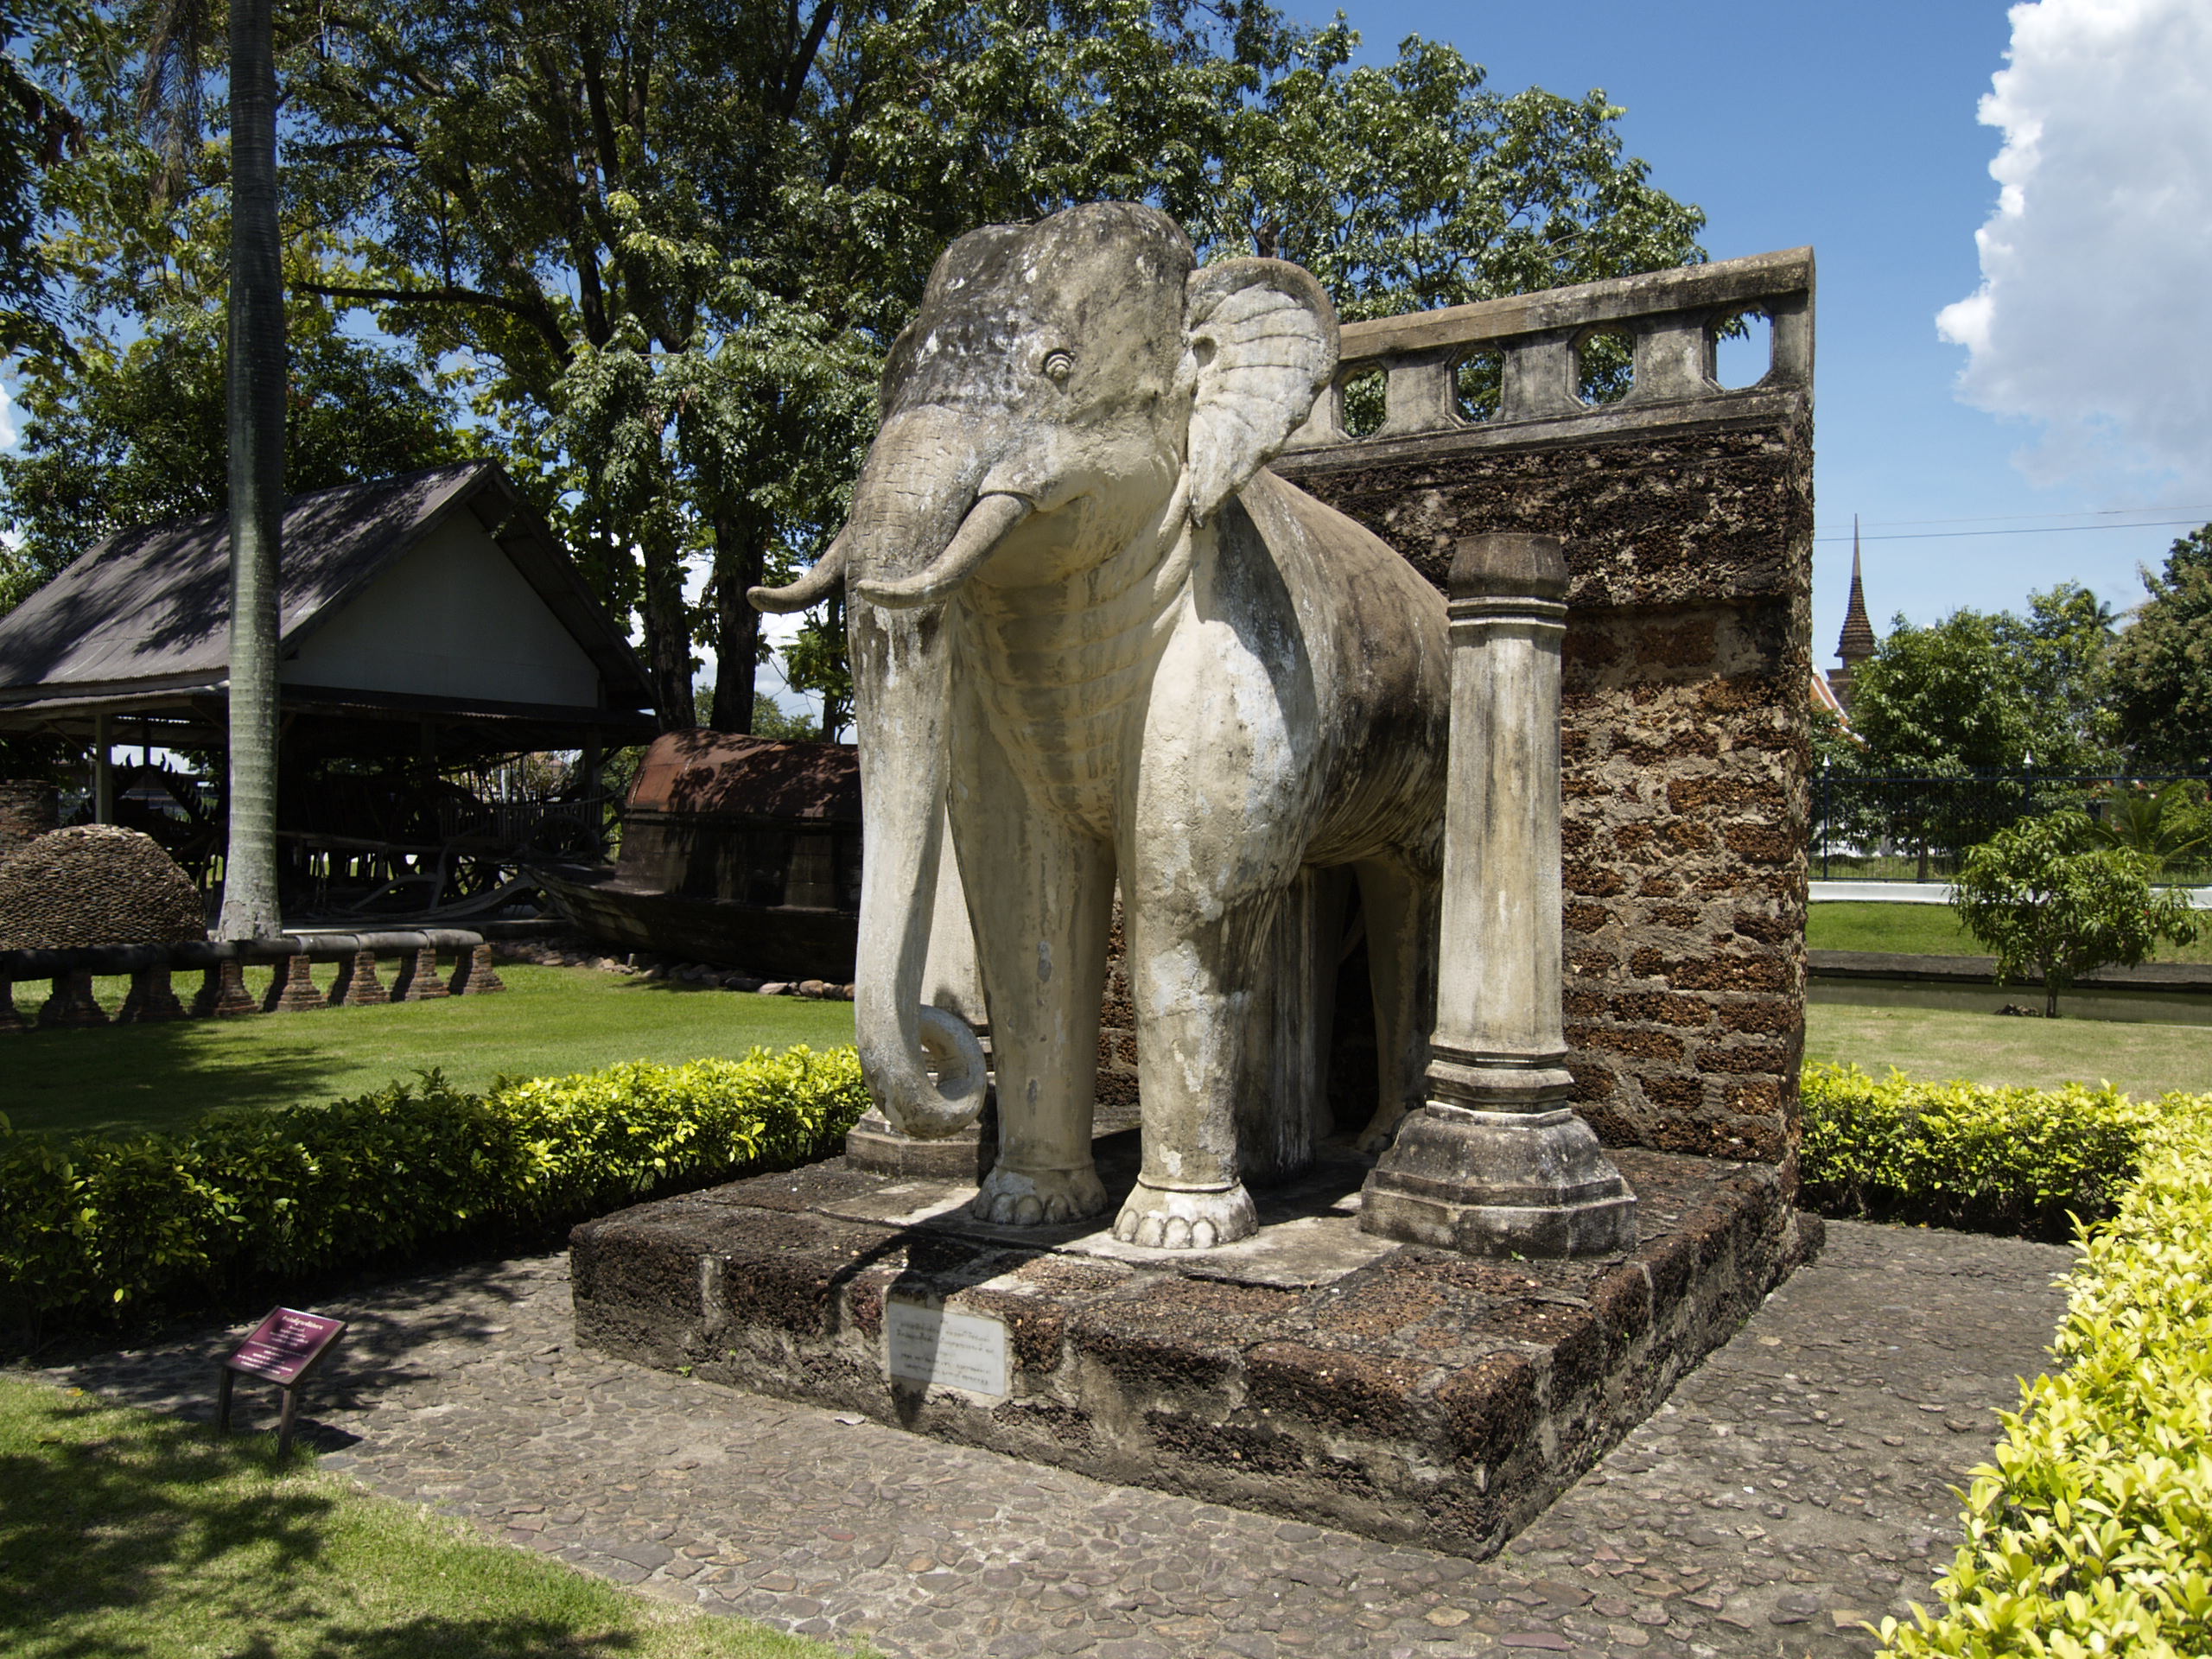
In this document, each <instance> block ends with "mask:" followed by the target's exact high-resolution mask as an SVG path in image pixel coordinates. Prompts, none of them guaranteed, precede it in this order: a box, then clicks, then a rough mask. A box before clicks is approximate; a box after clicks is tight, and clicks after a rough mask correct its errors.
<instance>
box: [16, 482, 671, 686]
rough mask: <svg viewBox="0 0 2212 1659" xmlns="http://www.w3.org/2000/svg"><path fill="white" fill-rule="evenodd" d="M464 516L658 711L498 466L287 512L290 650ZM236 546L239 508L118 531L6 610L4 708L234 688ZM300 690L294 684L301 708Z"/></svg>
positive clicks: (617, 637) (608, 671)
mask: <svg viewBox="0 0 2212 1659" xmlns="http://www.w3.org/2000/svg"><path fill="white" fill-rule="evenodd" d="M454 512H471V513H473V514H474V516H475V518H476V519H477V520H478V522H479V524H480V525H481V526H482V527H483V529H484V530H485V531H486V533H487V534H489V535H491V536H492V537H493V538H494V539H496V540H497V541H498V543H499V546H500V548H501V550H503V551H505V553H506V555H507V556H508V557H509V558H511V559H512V561H513V562H514V564H515V567H516V569H518V570H519V571H520V572H521V573H522V575H523V576H524V580H525V581H527V582H529V583H530V585H531V588H533V589H534V590H535V591H536V592H537V594H538V596H539V597H540V598H542V599H543V600H544V601H545V602H546V605H547V607H548V608H550V610H551V611H552V612H553V613H554V614H555V615H556V616H557V617H558V618H559V619H560V620H561V621H562V622H563V624H564V625H565V626H567V628H568V630H569V632H570V633H571V634H573V635H574V636H575V640H576V643H577V645H579V646H580V647H581V648H582V650H583V651H584V652H586V654H587V655H588V656H589V657H590V658H591V659H592V661H593V663H594V665H595V666H596V667H597V668H598V670H599V671H600V677H601V683H602V684H603V685H604V687H605V689H606V694H607V704H608V706H609V708H610V709H614V710H622V709H651V707H652V690H651V687H650V683H649V682H648V681H647V679H646V677H645V671H644V669H643V667H642V666H641V665H640V664H639V661H638V659H637V657H636V655H635V654H634V653H633V652H632V651H631V649H630V645H629V642H628V641H627V640H626V639H624V638H623V636H622V634H621V632H620V630H619V629H618V628H617V627H616V626H614V624H613V620H611V619H610V618H609V617H608V616H607V613H606V612H605V611H604V610H602V609H601V607H600V606H599V604H598V602H597V601H595V600H594V598H593V597H592V595H591V593H590V590H589V589H588V588H586V587H585V586H584V584H583V581H582V577H581V576H579V575H577V573H576V570H575V567H574V566H573V565H572V564H571V563H569V559H568V557H567V556H566V555H565V554H564V553H563V551H562V550H561V549H560V547H559V545H558V544H557V543H556V542H555V540H554V538H553V537H552V534H551V532H550V531H548V530H547V529H546V528H545V526H544V525H543V523H542V522H541V521H540V520H539V519H538V518H537V515H536V514H535V513H534V512H531V510H530V508H529V506H528V505H527V504H526V503H525V502H524V500H523V499H522V497H521V496H520V494H519V493H518V492H517V491H516V489H515V487H514V485H513V484H512V482H511V481H510V480H508V478H507V476H506V474H505V473H503V472H501V471H500V469H499V467H498V466H496V465H495V464H494V463H493V462H491V461H464V462H461V463H458V464H456V465H453V466H448V467H434V468H431V469H430V470H429V471H426V472H420V473H409V474H403V475H402V476H400V477H397V478H388V479H379V480H376V481H374V482H372V483H367V484H349V485H344V486H340V487H339V488H337V489H334V490H320V491H317V492H315V493H314V494H312V495H302V496H298V497H296V498H294V499H293V500H292V502H291V504H290V505H289V506H288V507H287V508H286V510H285V513H284V531H283V559H282V588H283V594H282V600H281V615H282V622H281V626H282V630H283V644H284V646H285V647H286V648H287V649H289V648H290V647H291V646H294V645H297V644H298V643H299V642H300V641H301V640H302V639H305V638H306V637H307V636H308V635H309V634H311V633H313V632H315V629H316V628H317V627H318V626H320V625H321V623H323V622H324V621H326V620H328V619H329V618H330V617H332V616H333V615H334V614H335V613H337V612H338V611H339V610H340V608H342V607H343V606H344V604H345V602H346V601H347V600H349V599H351V598H352V597H353V595H354V594H358V593H359V592H360V591H361V590H362V589H363V588H365V587H366V586H367V585H368V584H369V583H370V582H372V581H374V580H375V579H376V577H377V576H378V575H380V574H381V573H382V572H383V571H384V570H385V569H387V568H388V567H389V566H390V565H391V563H392V561H393V560H394V559H396V558H397V557H398V556H400V555H401V554H403V553H404V552H405V551H407V550H408V549H410V548H411V547H413V546H414V545H415V544H416V543H417V542H419V541H421V540H422V538H423V537H424V536H426V535H428V534H429V532H430V531H431V530H433V529H434V528H435V527H436V526H437V525H438V524H440V523H441V522H442V520H444V519H445V518H448V516H449V515H451V514H452V513H454ZM486 622H487V625H488V626H496V619H486ZM229 657H230V519H229V516H228V515H227V514H212V515H207V516H204V517H201V518H186V519H181V520H178V521H176V522H174V523H170V524H150V525H146V526H143V527H141V528H138V529H134V530H127V531H121V532H119V533H118V534H117V535H114V536H111V537H109V538H108V539H107V540H106V541H105V542H103V543H100V545H99V546H98V547H96V548H94V549H93V550H92V551H91V552H89V553H87V554H86V555H85V556H84V557H82V558H81V559H79V560H78V561H77V562H76V563H74V564H73V565H71V566H70V567H69V568H68V569H67V570H65V571H63V572H62V573H61V574H60V575H59V576H57V577H55V578H54V580H53V581H52V582H48V584H47V585H46V586H45V587H44V588H41V589H39V591H38V592H37V593H35V594H32V595H31V597H30V598H29V599H28V600H26V601H24V602H23V603H22V605H21V606H19V607H16V610H15V611H14V612H12V613H10V614H9V615H8V616H7V617H5V618H0V710H4V709H7V708H9V707H10V706H16V707H24V708H27V707H31V706H35V708H36V709H38V710H39V712H40V713H41V715H54V714H56V713H60V712H62V711H63V710H65V709H70V708H81V709H91V708H92V707H94V706H95V705H98V706H101V707H104V708H106V709H123V708H137V707H151V706H153V705H155V704H156V703H161V702H175V701H176V700H177V698H178V696H179V694H181V693H188V692H191V691H197V690H207V689H210V688H214V687H219V686H221V685H222V684H223V683H225V682H226V680H227V678H228V675H229ZM300 690H302V691H308V692H309V693H310V695H315V692H314V690H313V689H312V688H300ZM320 695H323V696H327V695H328V694H327V693H321V694H320ZM293 696H294V689H293V688H291V687H287V688H285V699H286V702H287V703H288V704H289V702H291V701H292V700H293ZM454 712H465V710H455V711H454Z"/></svg>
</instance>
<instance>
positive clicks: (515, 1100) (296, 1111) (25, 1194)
mask: <svg viewBox="0 0 2212 1659" xmlns="http://www.w3.org/2000/svg"><path fill="white" fill-rule="evenodd" d="M866 1107H867V1096H866V1094H865V1092H864V1091H863V1090H862V1089H861V1073H860V1060H859V1057H858V1056H857V1055H856V1054H855V1052H854V1051H853V1050H851V1049H849V1048H842V1049H836V1050H833V1051H832V1052H829V1053H827V1054H816V1053H814V1052H811V1051H810V1050H808V1049H806V1048H804V1047H798V1048H792V1049H788V1050H786V1051H785V1052H782V1053H780V1054H772V1053H770V1052H768V1051H767V1050H766V1049H760V1048H756V1049H754V1050H753V1052H751V1053H750V1054H748V1055H747V1056H746V1057H745V1058H743V1059H741V1060H699V1061H695V1062H693V1063H691V1064H690V1065H648V1064H645V1063H644V1062H637V1063H633V1064H630V1065H618V1066H614V1067H613V1068H611V1069H610V1070H608V1071H599V1072H593V1073H589V1074H587V1075H582V1076H576V1077H539V1078H534V1079H530V1080H516V1079H512V1078H502V1079H500V1080H499V1082H497V1083H495V1084H493V1086H492V1088H491V1090H490V1091H489V1092H488V1093H487V1094H485V1095H475V1094H469V1093H465V1092H463V1091H461V1090H456V1089H454V1088H453V1087H452V1086H451V1085H450V1084H448V1083H446V1081H445V1080H444V1079H443V1078H442V1077H440V1076H439V1075H438V1074H437V1073H436V1072H435V1071H433V1072H429V1073H426V1074H425V1075H424V1076H423V1079H422V1081H421V1082H420V1083H419V1084H393V1085H392V1086H391V1087H390V1088H387V1089H385V1090H379V1091H378V1092H377V1093H375V1094H372V1095H364V1096H359V1098H357V1099H353V1100H340V1101H334V1102H332V1103H330V1104H328V1105H327V1106H296V1107H293V1108H290V1109H287V1110H283V1111H277V1112H268V1113H263V1114H258V1115H256V1116H235V1117H229V1118H226V1117H224V1116H222V1115H220V1114H217V1115H213V1116H210V1117H209V1118H208V1119H207V1121H205V1122H203V1123H201V1124H200V1125H198V1126H196V1127H195V1128H193V1129H192V1130H191V1131H190V1132H189V1133H187V1134H181V1135H130V1136H118V1137H106V1138H103V1137H92V1138H86V1139H83V1140H78V1141H60V1140H54V1139H48V1138H47V1137H44V1136H34V1135H5V1136H0V1310H4V1311H5V1312H8V1313H13V1314H16V1315H17V1316H19V1317H24V1318H28V1319H63V1320H70V1319H81V1318H85V1317H88V1316H93V1315H97V1314H98V1313H100V1312H102V1311H103V1310H105V1311H106V1312H108V1313H113V1312H114V1311H115V1310H116V1309H117V1308H118V1306H122V1305H124V1304H138V1303H145V1302H168V1301H176V1300H185V1299H188V1298H191V1297H196V1296H206V1295H210V1294H220V1293H222V1292H224V1291H226V1290H228V1289H231V1288H233V1287H238V1286H241V1285H243V1284H245V1283H247V1282H250V1281H254V1280H257V1279H264V1278H267V1277H270V1276H272V1275H277V1274H283V1275H286V1276H297V1275H299V1274H310V1273H316V1272H323V1271H327V1270H329V1269H332V1268H341V1267H351V1266H354V1265H356V1264H362V1263H366V1262H373V1261H378V1260H384V1259H390V1258H404V1257H406V1256H408V1255H413V1254H416V1253H418V1252H420V1251H422V1250H423V1249H427V1248H429V1247H431V1246H433V1245H437V1244H442V1243H448V1242H456V1241H459V1240H461V1239H465V1238H477V1237H481V1238H485V1239H494V1238H515V1237H529V1236H545V1235H546V1234H547V1233H549V1232H550V1231H552V1230H556V1229H557V1228H559V1227H562V1226H564V1225H566V1224H570V1223H573V1222H576V1221H580V1220H582V1219H585V1218H586V1217H590V1216H594V1215H602V1214H604V1213H606V1212H607V1211H609V1210H613V1209H616V1208H619V1207H620V1206H621V1205H626V1204H632V1203H635V1202H638V1201H639V1200H640V1199H642V1198H648V1197H651V1196H653V1195H655V1194H658V1193H665V1192H680V1191H683V1190H686V1189H688V1188H691V1187H697V1186H704V1185H709V1184H711V1183H713V1182H716V1181H723V1180H728V1179H732V1178H734V1177H735V1176H738V1175H741V1174H745V1173H750V1172H752V1171H754V1170H759V1169H766V1168H778V1167H785V1166H790V1165H791V1164H796V1163H800V1162H804V1161H805V1160H808V1159H810V1158H816V1157H820V1156H823V1155H824V1154H827V1153H829V1152H830V1151H833V1150H835V1148H836V1144H837V1141H838V1138H839V1137H840V1136H842V1135H843V1134H844V1132H845V1131H846V1130H847V1129H848V1128H850V1127H851V1126H852V1124H853V1122H854V1121H855V1119H856V1118H858V1117H859V1116H860V1115H861V1112H862V1111H863V1110H864V1109H866Z"/></svg>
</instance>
